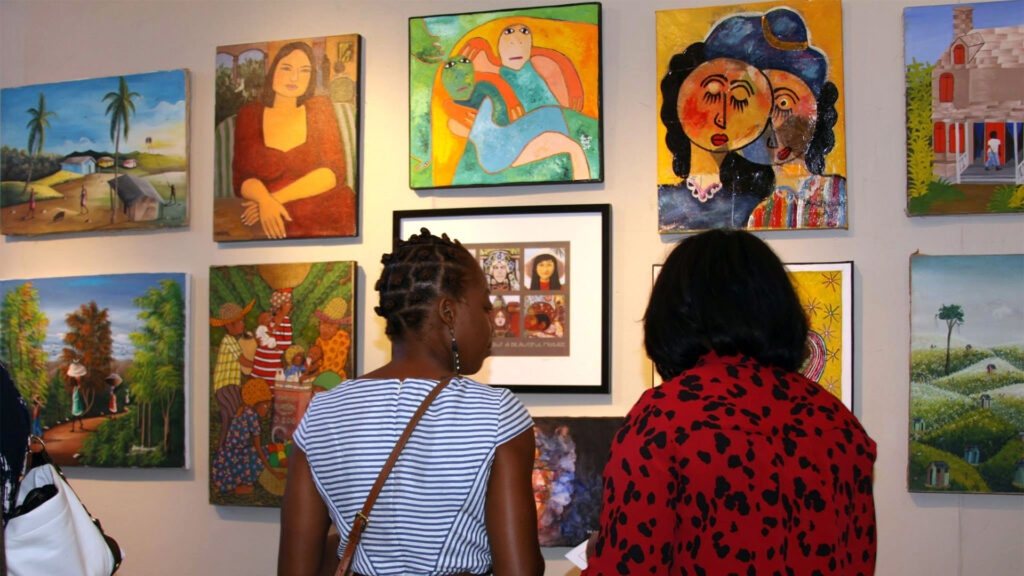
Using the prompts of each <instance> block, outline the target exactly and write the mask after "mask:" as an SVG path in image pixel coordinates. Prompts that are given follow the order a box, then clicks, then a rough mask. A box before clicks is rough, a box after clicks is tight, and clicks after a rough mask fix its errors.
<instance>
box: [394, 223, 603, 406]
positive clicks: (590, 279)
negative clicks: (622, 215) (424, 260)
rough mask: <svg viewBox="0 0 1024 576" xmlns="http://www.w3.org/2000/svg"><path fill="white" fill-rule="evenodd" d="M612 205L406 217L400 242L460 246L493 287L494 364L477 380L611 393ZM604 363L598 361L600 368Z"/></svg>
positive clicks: (519, 388) (530, 388)
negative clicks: (429, 240) (417, 237)
mask: <svg viewBox="0 0 1024 576" xmlns="http://www.w3.org/2000/svg"><path fill="white" fill-rule="evenodd" d="M610 214H611V206H610V205H608V204H590V205H564V206H518V207H507V208H456V209H450V210H408V211H397V212H395V213H394V228H393V230H394V238H395V241H396V242H397V240H398V239H399V238H408V237H409V236H411V235H413V234H416V233H418V232H419V230H420V229H421V228H428V229H430V230H431V232H433V233H434V234H436V235H438V236H439V235H441V233H446V234H448V236H450V237H451V238H452V239H458V240H459V241H460V242H461V243H462V245H463V246H465V247H466V249H467V250H469V252H470V253H471V254H472V255H473V257H474V258H476V260H477V262H478V263H479V264H480V267H481V269H482V270H483V272H484V275H485V277H486V278H487V281H488V283H489V285H490V291H491V302H492V304H493V305H494V309H493V310H492V312H491V322H492V329H493V331H492V341H491V356H490V358H488V359H487V360H485V361H484V365H483V368H482V369H481V370H480V372H478V373H477V374H476V375H474V378H478V379H480V380H481V381H482V382H487V383H489V384H493V385H496V386H503V387H505V388H509V389H510V390H512V391H515V392H550V393H563V394H564V393H607V392H608V389H609V387H608V380H609V376H608V374H609V362H608V358H609V349H608V345H609V344H608V342H609V333H608V331H609V323H608V315H609V302H608V298H609V294H610V292H609V286H610V278H611V276H610V275H611V269H610V265H611V260H610V253H611V252H610V251H611V228H610V226H611V222H610V218H609V216H610ZM598 359H600V361H598Z"/></svg>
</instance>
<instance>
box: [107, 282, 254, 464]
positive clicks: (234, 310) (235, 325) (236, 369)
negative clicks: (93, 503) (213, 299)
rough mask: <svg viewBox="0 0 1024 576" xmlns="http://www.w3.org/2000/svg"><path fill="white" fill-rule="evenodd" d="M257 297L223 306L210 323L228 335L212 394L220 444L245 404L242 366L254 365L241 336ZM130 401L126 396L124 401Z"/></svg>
mask: <svg viewBox="0 0 1024 576" xmlns="http://www.w3.org/2000/svg"><path fill="white" fill-rule="evenodd" d="M255 303H256V300H252V301H251V302H249V304H248V305H246V307H245V308H242V307H241V306H239V305H238V304H235V303H234V302H225V303H224V304H222V305H221V307H220V311H219V312H218V314H217V316H215V317H213V318H210V325H212V326H223V327H224V331H225V334H224V336H223V337H222V338H221V340H220V346H219V347H218V348H217V360H216V364H215V365H214V369H213V396H214V398H215V399H216V400H217V408H218V410H219V411H220V438H219V442H218V446H223V445H224V439H225V437H227V434H228V427H230V426H231V421H232V420H233V419H234V417H235V414H237V413H238V409H239V408H241V407H242V386H241V384H242V367H243V366H246V367H251V366H252V361H251V360H249V359H248V358H246V357H245V355H244V354H242V347H241V345H240V344H239V343H238V337H239V336H241V335H242V332H243V331H244V330H245V315H246V314H248V313H249V310H252V307H253V305H254V304H255ZM127 402H128V399H127V397H126V398H125V403H127Z"/></svg>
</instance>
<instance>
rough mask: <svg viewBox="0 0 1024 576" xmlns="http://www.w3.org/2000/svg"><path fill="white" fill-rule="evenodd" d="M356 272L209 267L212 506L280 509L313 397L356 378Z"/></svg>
mask: <svg viewBox="0 0 1024 576" xmlns="http://www.w3.org/2000/svg"><path fill="white" fill-rule="evenodd" d="M355 278H356V263H355V262H316V263H295V264H260V265H255V266H213V267H211V268H210V391H209V395H210V407H211V409H210V421H209V424H210V446H209V449H210V503H211V504H231V505H240V506H280V504H281V497H282V496H283V495H284V489H285V477H286V473H287V470H288V456H289V454H290V453H291V450H292V434H293V432H294V431H295V428H296V427H297V426H298V424H299V421H300V420H301V419H302V416H303V415H304V414H305V412H306V407H307V406H308V405H309V402H310V400H311V399H312V397H313V395H314V394H318V393H320V392H323V391H325V390H330V389H331V388H334V387H335V386H336V385H338V384H339V383H340V382H342V381H343V380H345V379H347V378H349V377H351V376H353V375H354V372H355V357H356V351H355V343H356V337H355V336H356V331H355V330H356V326H355V319H356V314H355V312H354V310H355V309H356V294H355V289H356V284H355Z"/></svg>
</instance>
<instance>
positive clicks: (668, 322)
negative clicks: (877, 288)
mask: <svg viewBox="0 0 1024 576" xmlns="http://www.w3.org/2000/svg"><path fill="white" fill-rule="evenodd" d="M807 328H808V327H807V318H806V317H805V316H804V312H803V308H802V306H801V304H800V300H799V299H798V298H797V295H796V291H795V290H794V288H793V285H792V283H791V282H790V279H789V275H788V274H787V273H786V270H785V268H783V266H782V262H780V261H779V258H778V256H776V255H775V253H774V252H772V250H771V248H769V247H768V245H767V244H765V243H764V242H762V241H761V240H760V239H758V238H757V237H756V236H754V235H753V234H750V233H749V232H744V231H742V230H709V231H707V232H703V233H701V234H697V235H696V236H691V237H689V238H686V239H684V240H683V241H682V242H680V243H679V245H678V246H676V247H675V249H674V250H673V251H672V253H671V254H670V255H669V257H668V259H667V260H666V261H665V265H664V267H663V268H662V270H661V274H660V275H659V276H658V280H657V281H656V282H655V284H654V290H653V291H652V293H651V300H650V302H649V303H648V305H647V312H646V314H645V315H644V343H645V346H646V348H647V355H648V356H650V357H651V360H652V361H654V365H655V367H656V368H657V370H658V374H660V375H661V377H662V378H664V379H665V380H670V379H672V378H674V377H676V376H677V375H679V373H681V372H683V371H684V370H688V369H690V368H692V367H693V366H694V364H696V362H697V359H698V358H700V357H701V356H702V355H704V354H706V353H708V352H710V351H712V350H713V351H715V352H716V353H718V354H720V355H734V354H742V355H746V356H751V357H753V358H754V359H756V360H757V361H758V362H760V363H762V364H768V365H772V366H776V367H778V368H782V369H785V370H790V371H796V370H797V369H798V368H799V367H800V365H801V363H802V362H803V358H804V349H805V342H806V339H807Z"/></svg>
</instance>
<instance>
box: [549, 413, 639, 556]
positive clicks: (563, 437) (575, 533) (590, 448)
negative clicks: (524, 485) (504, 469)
mask: <svg viewBox="0 0 1024 576" xmlns="http://www.w3.org/2000/svg"><path fill="white" fill-rule="evenodd" d="M624 421H625V418H622V417H606V418H562V417H546V418H534V419H533V422H534V427H533V432H534V435H535V436H536V439H537V457H536V458H535V460H534V464H533V498H534V502H535V503H536V505H537V535H538V537H539V538H540V545H541V546H576V545H577V544H579V543H580V542H583V541H584V540H586V539H587V538H588V537H589V536H590V531H592V530H597V529H598V528H599V527H600V521H601V519H600V514H601V504H602V503H603V502H602V499H601V495H602V494H603V490H604V485H603V484H602V474H603V473H604V467H605V464H607V463H608V453H609V451H610V450H611V446H612V440H613V437H614V436H615V433H616V432H618V430H619V428H620V427H621V426H622V423H623V422H624Z"/></svg>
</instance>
